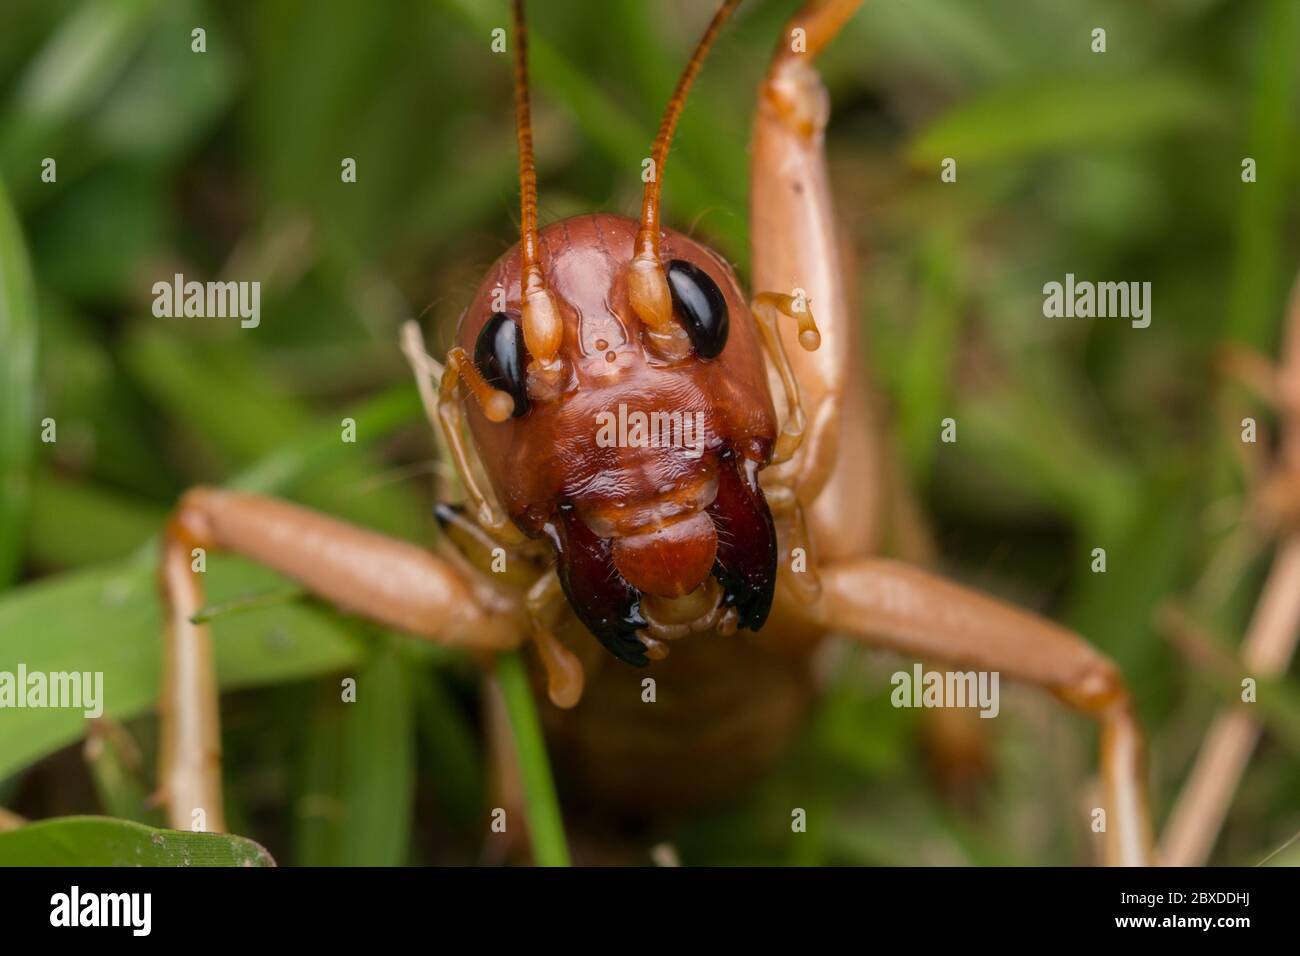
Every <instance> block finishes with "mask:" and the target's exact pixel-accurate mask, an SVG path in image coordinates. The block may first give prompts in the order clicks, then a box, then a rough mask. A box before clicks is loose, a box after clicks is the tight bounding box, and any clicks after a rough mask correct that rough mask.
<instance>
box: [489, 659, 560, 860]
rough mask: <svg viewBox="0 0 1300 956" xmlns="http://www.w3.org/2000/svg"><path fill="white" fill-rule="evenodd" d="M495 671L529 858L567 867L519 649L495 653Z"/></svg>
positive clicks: (543, 747)
mask: <svg viewBox="0 0 1300 956" xmlns="http://www.w3.org/2000/svg"><path fill="white" fill-rule="evenodd" d="M496 674H497V680H498V681H500V683H501V695H502V697H503V698H504V699H505V705H506V713H507V714H508V715H509V718H510V730H511V733H512V735H513V737H514V743H515V755H516V757H517V759H518V761H519V775H520V778H521V779H522V781H523V786H524V799H525V801H526V803H527V811H526V812H527V813H528V835H529V838H530V839H531V841H532V847H533V858H534V859H535V861H536V862H537V865H538V866H568V865H569V848H568V844H567V842H566V840H565V836H564V821H563V819H562V818H561V817H560V802H559V800H558V799H557V798H556V796H555V782H554V780H553V779H552V778H551V764H550V761H549V759H548V758H547V756H546V740H545V739H544V738H543V737H542V727H541V723H540V721H539V720H538V718H537V707H536V705H535V704H534V702H533V691H532V687H531V686H530V685H529V683H528V674H527V673H526V672H525V670H524V661H523V658H522V657H520V656H519V652H518V651H510V652H508V653H505V654H501V655H499V656H498V657H497V661H496Z"/></svg>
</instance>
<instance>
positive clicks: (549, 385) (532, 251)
mask: <svg viewBox="0 0 1300 956" xmlns="http://www.w3.org/2000/svg"><path fill="white" fill-rule="evenodd" d="M514 13H515V131H516V132H517V133H518V135H519V294H520V299H521V302H520V307H519V308H520V312H521V313H522V317H523V326H524V344H525V345H526V346H527V347H528V354H529V356H530V361H529V364H528V383H527V388H528V394H529V395H530V396H532V397H533V398H534V399H536V400H538V401H545V400H548V399H551V398H554V397H556V396H557V395H558V394H559V391H560V386H561V379H562V376H563V370H564V363H563V362H562V361H561V359H560V357H559V352H560V346H561V344H563V341H564V323H563V321H562V320H561V318H560V309H559V306H558V304H557V303H556V301H555V296H553V295H552V294H551V290H550V289H548V288H547V287H546V280H545V278H544V277H543V276H542V267H541V265H540V264H539V263H538V261H537V257H538V240H537V164H536V161H535V160H534V158H533V124H532V116H531V110H530V108H529V103H528V29H527V27H526V25H525V17H524V0H514Z"/></svg>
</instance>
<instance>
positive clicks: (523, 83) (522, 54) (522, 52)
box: [514, 0, 537, 279]
mask: <svg viewBox="0 0 1300 956" xmlns="http://www.w3.org/2000/svg"><path fill="white" fill-rule="evenodd" d="M514 12H515V131H516V133H517V134H518V136H519V232H520V235H519V257H520V264H521V266H522V272H523V276H524V278H525V279H528V278H530V277H531V274H532V273H533V272H534V271H536V270H537V162H536V160H535V159H534V158H533V121H532V110H531V108H530V105H529V101H528V28H527V26H526V25H525V21H524V0H514Z"/></svg>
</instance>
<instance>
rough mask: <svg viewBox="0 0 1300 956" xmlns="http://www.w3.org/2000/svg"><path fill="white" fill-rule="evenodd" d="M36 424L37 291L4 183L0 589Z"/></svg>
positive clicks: (16, 538) (0, 222)
mask: <svg viewBox="0 0 1300 956" xmlns="http://www.w3.org/2000/svg"><path fill="white" fill-rule="evenodd" d="M37 434H38V423H37V422H36V290H35V287H34V284H33V282H32V273H31V265H30V263H29V261H28V258H27V248H26V244H25V243H24V242H23V233H22V226H21V225H20V224H19V222H18V217H17V216H16V215H15V213H14V209H13V206H12V205H11V204H10V202H9V195H8V193H7V192H6V190H5V187H4V185H3V183H0V588H3V587H4V586H5V585H6V584H8V583H9V582H10V581H12V580H13V579H14V577H15V576H16V575H17V573H18V563H19V560H20V558H21V554H20V548H21V547H22V540H23V535H22V533H21V532H22V527H23V523H24V521H25V518H26V514H27V499H28V497H29V494H30V480H31V478H30V469H31V461H32V451H33V448H34V446H35V441H36V436H37Z"/></svg>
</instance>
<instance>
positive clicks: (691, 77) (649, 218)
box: [639, 0, 740, 250]
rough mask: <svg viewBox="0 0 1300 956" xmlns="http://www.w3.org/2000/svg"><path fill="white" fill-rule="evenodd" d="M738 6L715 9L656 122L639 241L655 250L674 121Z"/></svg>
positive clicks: (730, 1)
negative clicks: (648, 242)
mask: <svg viewBox="0 0 1300 956" xmlns="http://www.w3.org/2000/svg"><path fill="white" fill-rule="evenodd" d="M738 6H740V0H723V4H722V6H720V7H718V12H717V13H715V14H714V15H713V19H712V20H710V21H709V26H708V29H706V30H705V31H704V36H702V37H700V42H699V43H698V44H697V45H696V47H695V52H694V53H693V54H691V59H690V62H688V63H687V64H686V69H684V70H682V75H681V76H680V77H679V78H678V80H677V88H676V89H674V90H673V95H672V99H670V100H669V101H668V106H667V108H666V109H665V110H664V115H663V119H662V120H660V121H659V133H658V135H657V136H655V144H654V149H653V150H651V153H650V158H651V161H652V162H653V164H654V165H653V167H652V168H653V170H654V175H653V176H652V177H651V178H650V180H649V182H647V183H646V184H645V194H644V196H643V198H642V200H641V239H640V240H639V241H646V240H648V241H651V242H653V244H654V248H655V249H656V250H658V248H659V194H660V192H661V191H662V189H663V170H664V163H665V162H667V160H668V148H669V147H670V146H672V143H673V132H674V131H675V130H676V129H677V120H678V119H679V118H680V117H681V115H682V109H683V108H684V107H685V106H686V97H687V95H688V94H689V93H690V92H691V84H692V83H693V82H695V75H696V74H697V73H699V72H700V67H701V66H702V65H703V64H704V58H705V57H706V56H708V53H709V48H710V47H711V46H713V41H714V40H716V39H717V37H718V34H719V33H721V32H722V27H723V25H724V24H725V23H726V22H727V19H728V18H729V17H730V16H731V14H732V12H733V11H734V10H735V9H736V7H738Z"/></svg>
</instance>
